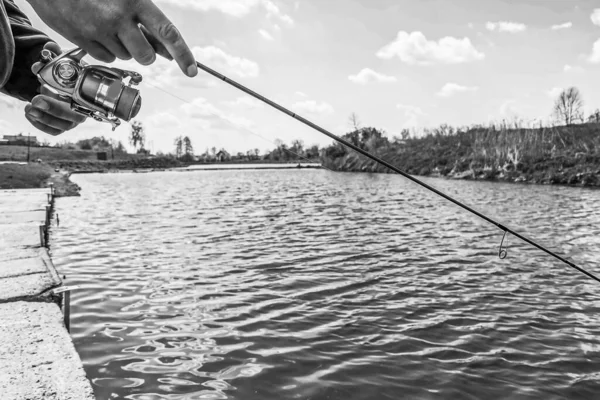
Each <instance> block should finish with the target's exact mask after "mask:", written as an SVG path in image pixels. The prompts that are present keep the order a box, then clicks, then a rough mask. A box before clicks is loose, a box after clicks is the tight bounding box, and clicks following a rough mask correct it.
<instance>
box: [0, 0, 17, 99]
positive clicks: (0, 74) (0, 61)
mask: <svg viewBox="0 0 600 400" xmlns="http://www.w3.org/2000/svg"><path fill="white" fill-rule="evenodd" d="M14 59H15V41H14V40H13V37H12V31H11V30H10V23H9V22H8V16H7V14H6V8H5V7H4V1H3V0H0V89H2V87H3V86H4V85H5V84H6V82H7V81H8V78H9V77H10V74H11V72H12V65H13V62H14Z"/></svg>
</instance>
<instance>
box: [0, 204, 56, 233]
mask: <svg viewBox="0 0 600 400" xmlns="http://www.w3.org/2000/svg"><path fill="white" fill-rule="evenodd" d="M29 222H38V225H39V224H45V223H46V209H45V208H44V209H43V211H42V210H40V211H21V212H16V211H15V212H11V213H3V212H2V211H0V229H2V228H3V227H2V225H7V224H11V225H12V224H26V223H29Z"/></svg>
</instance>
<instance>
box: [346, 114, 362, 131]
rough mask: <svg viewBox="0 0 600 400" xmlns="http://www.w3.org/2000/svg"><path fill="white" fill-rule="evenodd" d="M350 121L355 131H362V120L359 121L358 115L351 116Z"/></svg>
mask: <svg viewBox="0 0 600 400" xmlns="http://www.w3.org/2000/svg"><path fill="white" fill-rule="evenodd" d="M348 121H349V122H350V127H351V128H354V130H355V131H359V130H360V120H359V119H358V115H356V113H352V114H350V117H349V118H348Z"/></svg>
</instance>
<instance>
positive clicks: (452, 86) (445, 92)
mask: <svg viewBox="0 0 600 400" xmlns="http://www.w3.org/2000/svg"><path fill="white" fill-rule="evenodd" d="M477 90H479V88H478V87H477V86H462V85H459V84H457V83H446V84H445V85H444V86H443V87H442V89H441V90H440V91H439V92H438V93H437V95H438V96H440V97H452V96H454V95H455V94H459V93H466V92H476V91H477Z"/></svg>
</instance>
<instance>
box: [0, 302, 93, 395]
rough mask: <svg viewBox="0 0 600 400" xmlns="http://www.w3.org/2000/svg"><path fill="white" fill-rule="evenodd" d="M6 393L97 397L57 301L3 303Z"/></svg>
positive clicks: (1, 360) (0, 364) (0, 387)
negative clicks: (65, 325)
mask: <svg viewBox="0 0 600 400" xmlns="http://www.w3.org/2000/svg"><path fill="white" fill-rule="evenodd" d="M0 341H1V342H2V346H0V393H1V394H2V395H1V397H2V399H12V400H21V399H22V400H25V399H31V400H34V399H40V400H41V399H44V400H94V393H93V389H92V386H91V384H90V382H89V380H88V379H87V377H86V375H85V371H84V369H83V366H82V363H81V359H80V358H79V355H78V354H77V352H76V351H75V347H74V346H73V342H72V341H71V338H70V336H69V334H68V333H67V331H66V329H65V327H64V324H63V322H62V313H61V311H60V309H59V308H58V306H57V305H56V304H52V303H28V302H13V303H8V304H0Z"/></svg>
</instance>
